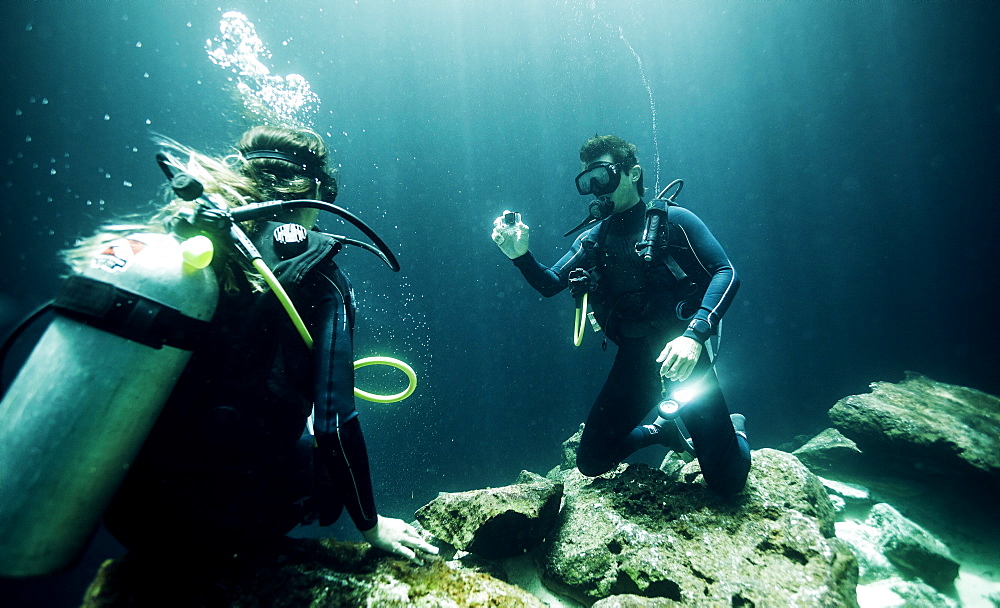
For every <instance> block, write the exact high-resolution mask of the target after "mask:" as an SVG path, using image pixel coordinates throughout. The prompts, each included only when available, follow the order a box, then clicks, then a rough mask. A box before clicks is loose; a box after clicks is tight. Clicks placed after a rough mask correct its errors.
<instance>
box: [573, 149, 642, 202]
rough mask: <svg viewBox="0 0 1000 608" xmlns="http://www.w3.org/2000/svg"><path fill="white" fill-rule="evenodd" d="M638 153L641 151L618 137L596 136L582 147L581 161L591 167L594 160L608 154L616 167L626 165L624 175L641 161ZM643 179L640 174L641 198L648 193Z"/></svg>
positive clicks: (637, 184)
mask: <svg viewBox="0 0 1000 608" xmlns="http://www.w3.org/2000/svg"><path fill="white" fill-rule="evenodd" d="M638 152H639V149H638V148H637V147H636V146H635V144H630V143H628V142H627V141H625V140H624V139H622V138H621V137H618V136H617V135H594V136H593V137H591V138H590V139H588V140H587V141H585V142H583V145H582V146H580V160H581V161H583V163H584V164H588V165H589V164H590V163H592V162H594V159H596V158H600V157H601V156H604V155H605V154H607V155H609V156H610V157H611V158H613V159H614V161H615V164H616V165H618V164H620V165H624V166H623V168H622V172H623V173H624V172H625V171H628V170H629V169H631V168H632V167H634V166H636V165H638V164H639V159H638V157H637V156H636V155H637V153H638ZM642 177H643V175H642V173H641V172H640V173H639V181H638V182H636V190H637V191H638V192H639V196H642V195H643V194H645V192H646V188H645V187H643V185H642Z"/></svg>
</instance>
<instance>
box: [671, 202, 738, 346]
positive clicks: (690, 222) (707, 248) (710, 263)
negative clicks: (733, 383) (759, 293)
mask: <svg viewBox="0 0 1000 608" xmlns="http://www.w3.org/2000/svg"><path fill="white" fill-rule="evenodd" d="M670 223H671V224H674V227H675V228H676V230H671V241H675V239H678V240H679V241H680V242H679V244H680V245H682V246H683V247H685V248H687V249H689V250H690V252H691V254H692V256H691V257H692V259H693V264H694V265H695V267H694V268H685V271H687V272H688V274H689V275H691V276H699V275H701V276H705V275H707V276H708V277H709V284H708V288H707V289H706V291H705V295H704V296H703V297H702V299H701V304H700V306H699V308H698V311H697V312H696V313H695V315H694V318H692V319H691V322H690V323H689V324H688V328H687V330H686V331H685V332H684V335H685V336H687V337H689V338H692V339H694V340H697V341H698V342H700V343H703V342H704V341H705V340H707V339H708V338H709V336H712V335H715V334H716V333H717V332H718V327H719V322H720V321H721V320H722V316H723V315H724V314H726V311H727V310H728V309H729V305H730V304H732V301H733V298H735V297H736V292H737V291H738V290H739V288H740V279H739V277H738V276H736V269H735V268H733V265H732V263H731V262H730V261H729V257H728V256H727V255H726V252H725V250H723V249H722V245H720V244H719V241H718V240H716V238H715V236H714V235H713V234H712V233H711V232H710V231H709V229H708V227H707V226H706V225H705V223H704V222H702V221H701V219H699V218H698V216H696V215H695V214H694V213H691V212H690V211H688V210H687V209H684V208H683V207H672V208H671V209H670ZM675 242H677V241H675Z"/></svg>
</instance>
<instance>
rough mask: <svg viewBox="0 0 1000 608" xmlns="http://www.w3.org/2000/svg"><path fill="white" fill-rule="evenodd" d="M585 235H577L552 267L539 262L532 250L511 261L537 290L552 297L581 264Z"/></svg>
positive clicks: (563, 286) (563, 287)
mask: <svg viewBox="0 0 1000 608" xmlns="http://www.w3.org/2000/svg"><path fill="white" fill-rule="evenodd" d="M584 235H586V233H584V234H583V235H580V236H579V237H577V239H576V241H574V242H573V247H572V248H571V249H570V250H569V251H567V252H566V254H565V255H563V257H562V258H561V259H560V260H559V261H558V262H556V263H555V265H554V266H552V267H551V268H546V267H545V266H543V265H542V264H541V263H539V262H538V260H536V259H535V256H533V255H531V252H530V251H529V252H527V253H525V254H524V255H522V256H521V257H517V258H514V259H513V260H511V261H512V262H514V266H516V267H517V269H518V270H520V271H521V274H522V275H524V278H525V279H526V280H527V281H528V284H529V285H531V286H532V287H534V288H535V291H537V292H538V293H540V294H542V295H543V296H545V297H546V298H550V297H552V296H554V295H556V294H557V293H559V292H560V291H562V290H563V289H566V285H567V284H568V278H569V273H570V271H571V270H573V269H574V268H576V267H577V266H578V265H579V264H578V262H579V261H580V260H581V259H582V258H583V254H584V252H583V237H584Z"/></svg>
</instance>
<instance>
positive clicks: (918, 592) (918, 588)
mask: <svg viewBox="0 0 1000 608" xmlns="http://www.w3.org/2000/svg"><path fill="white" fill-rule="evenodd" d="M858 604H859V605H860V606H861V608H868V607H871V608H886V607H887V606H901V607H903V608H956V607H957V606H958V605H959V604H958V602H956V601H955V600H953V599H951V598H950V597H948V596H946V595H942V594H940V593H938V592H937V591H935V590H934V588H933V587H930V586H929V585H925V584H924V583H921V582H919V581H916V582H914V581H906V580H903V579H901V578H899V577H893V578H888V579H883V580H879V581H876V582H874V583H869V584H866V585H858Z"/></svg>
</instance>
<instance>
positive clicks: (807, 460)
mask: <svg viewBox="0 0 1000 608" xmlns="http://www.w3.org/2000/svg"><path fill="white" fill-rule="evenodd" d="M792 453H793V454H795V456H796V457H797V458H798V459H799V460H801V461H802V464H804V465H806V466H807V467H809V470H810V471H812V472H814V473H816V474H817V475H823V474H824V473H828V472H830V471H837V472H838V473H843V472H847V471H854V470H857V469H858V468H859V467H860V466H862V463H863V461H862V454H861V450H859V449H858V446H857V444H856V443H854V442H853V441H851V440H850V439H848V438H847V437H844V436H843V435H842V434H841V432H840V431H838V430H837V429H826V430H824V431H823V432H821V433H820V434H819V435H816V436H815V437H813V438H812V439H810V440H809V441H807V442H806V444H805V445H803V446H802V447H800V448H799V449H797V450H795V451H794V452H792Z"/></svg>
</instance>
